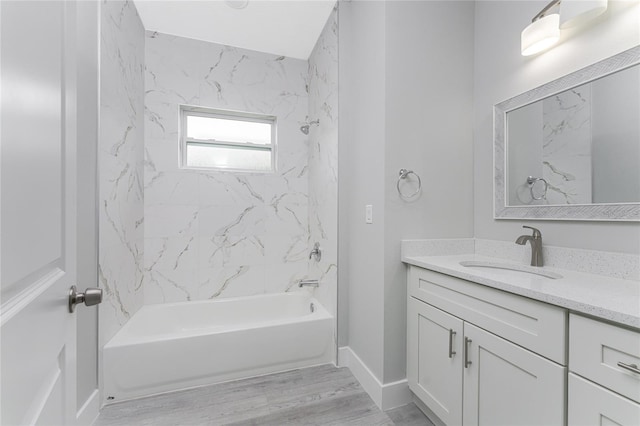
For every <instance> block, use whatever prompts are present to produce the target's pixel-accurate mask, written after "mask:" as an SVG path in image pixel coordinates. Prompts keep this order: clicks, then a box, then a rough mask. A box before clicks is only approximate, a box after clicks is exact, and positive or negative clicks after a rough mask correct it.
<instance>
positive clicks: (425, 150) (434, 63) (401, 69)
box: [383, 1, 474, 383]
mask: <svg viewBox="0 0 640 426" xmlns="http://www.w3.org/2000/svg"><path fill="white" fill-rule="evenodd" d="M473 12H474V2H470V1H454V2H450V1H419V2H416V1H393V2H388V3H387V14H386V40H385V41H386V46H385V51H386V60H385V65H386V79H385V90H386V111H385V123H386V129H385V130H386V134H385V147H384V148H385V163H384V173H385V178H384V184H385V188H384V191H385V211H384V220H385V222H384V250H385V251H384V267H385V270H384V285H385V287H384V380H383V383H389V382H393V381H396V380H401V379H403V378H404V377H405V368H406V351H405V348H406V317H407V314H406V306H407V300H406V297H407V296H406V266H405V265H404V264H403V263H402V262H400V241H401V240H402V239H412V238H460V237H470V236H472V235H473V183H472V178H473V146H472V120H471V117H472V113H473V109H472V107H473V100H472V93H473V74H472V72H473ZM401 168H406V169H410V170H414V171H415V172H416V173H418V174H419V175H420V177H421V178H422V185H423V189H422V195H421V196H420V198H418V199H417V200H416V201H410V202H407V201H404V200H402V199H401V198H400V197H399V196H398V192H397V188H396V181H397V179H398V170H399V169H401ZM404 190H405V191H409V190H410V188H408V187H407V188H406V189H404Z"/></svg>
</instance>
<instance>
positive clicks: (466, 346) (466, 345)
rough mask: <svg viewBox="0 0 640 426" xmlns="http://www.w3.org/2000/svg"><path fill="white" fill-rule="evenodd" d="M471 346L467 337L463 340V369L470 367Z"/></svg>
mask: <svg viewBox="0 0 640 426" xmlns="http://www.w3.org/2000/svg"><path fill="white" fill-rule="evenodd" d="M470 344H471V339H469V338H468V337H465V338H464V368H469V366H470V365H471V361H469V345H470Z"/></svg>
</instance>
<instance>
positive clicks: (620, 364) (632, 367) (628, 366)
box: [618, 361, 640, 374]
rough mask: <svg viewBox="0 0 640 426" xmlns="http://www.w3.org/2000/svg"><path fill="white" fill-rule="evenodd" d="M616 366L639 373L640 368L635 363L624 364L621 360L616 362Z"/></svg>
mask: <svg viewBox="0 0 640 426" xmlns="http://www.w3.org/2000/svg"><path fill="white" fill-rule="evenodd" d="M618 367H620V368H624V369H625V370H628V371H631V372H632V373H636V374H640V368H638V366H637V365H636V364H625V363H624V362H622V361H619V362H618Z"/></svg>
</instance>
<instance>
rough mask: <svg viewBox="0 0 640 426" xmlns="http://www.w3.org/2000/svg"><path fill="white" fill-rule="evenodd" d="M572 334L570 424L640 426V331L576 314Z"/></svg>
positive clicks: (570, 347)
mask: <svg viewBox="0 0 640 426" xmlns="http://www.w3.org/2000/svg"><path fill="white" fill-rule="evenodd" d="M569 336H570V337H569V354H570V355H569V371H570V373H569V399H568V401H569V415H568V423H569V425H570V426H582V425H587V424H611V425H623V426H637V425H640V370H639V368H640V333H639V332H638V331H635V330H631V329H628V328H623V327H618V326H616V325H612V324H609V323H605V322H602V321H597V320H594V319H591V318H586V317H583V316H580V315H574V314H571V315H570V317H569Z"/></svg>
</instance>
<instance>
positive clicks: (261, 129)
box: [187, 115, 271, 145]
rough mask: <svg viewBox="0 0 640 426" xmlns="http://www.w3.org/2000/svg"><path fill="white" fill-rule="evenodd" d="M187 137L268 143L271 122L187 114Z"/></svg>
mask: <svg viewBox="0 0 640 426" xmlns="http://www.w3.org/2000/svg"><path fill="white" fill-rule="evenodd" d="M187 138H188V139H200V140H216V141H225V142H249V143H254V144H262V145H269V144H270V143H271V124H269V123H256V122H253V121H241V120H225V119H223V118H213V117H199V116H194V115H189V116H187Z"/></svg>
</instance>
